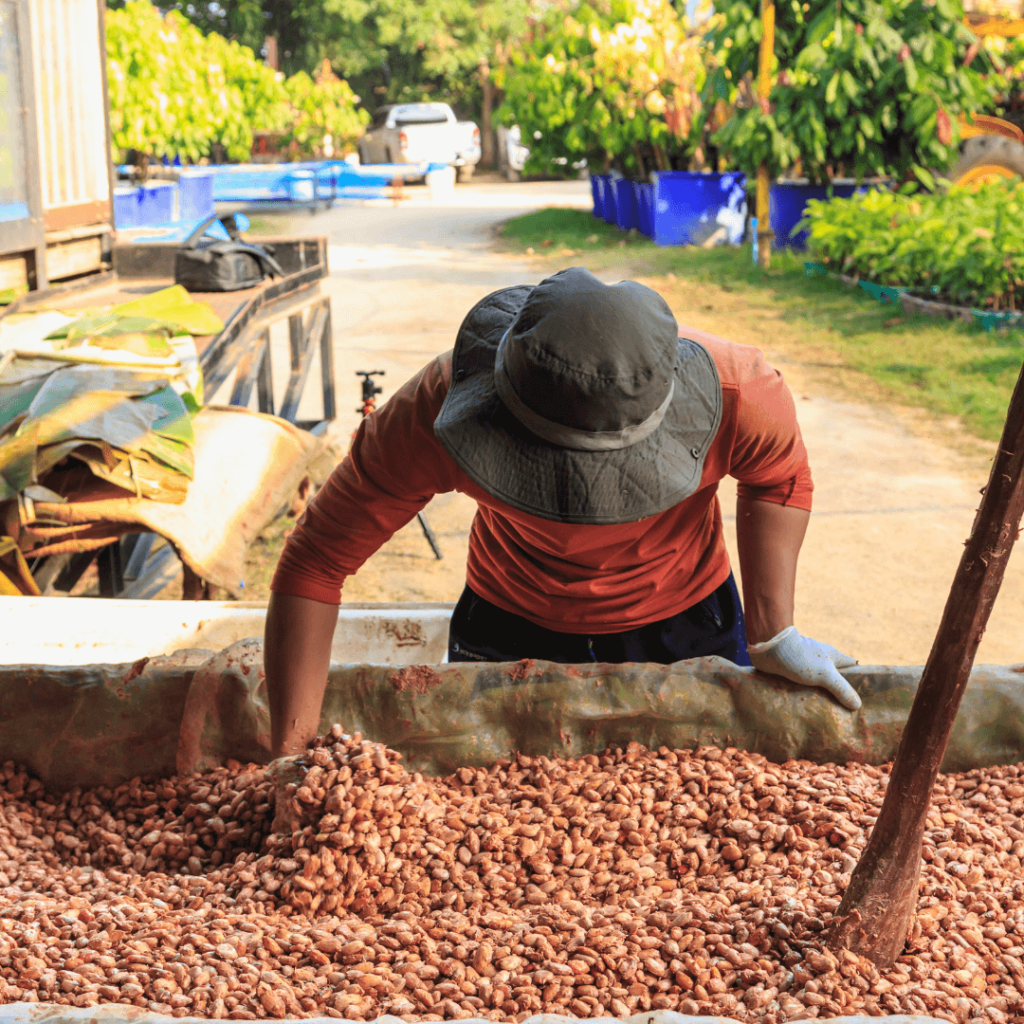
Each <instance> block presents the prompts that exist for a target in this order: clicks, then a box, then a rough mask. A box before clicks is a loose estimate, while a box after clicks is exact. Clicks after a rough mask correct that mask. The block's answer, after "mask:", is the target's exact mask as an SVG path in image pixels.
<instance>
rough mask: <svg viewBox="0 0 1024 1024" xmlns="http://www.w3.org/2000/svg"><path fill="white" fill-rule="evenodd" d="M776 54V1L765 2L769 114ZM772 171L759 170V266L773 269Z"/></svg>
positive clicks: (763, 92) (764, 100)
mask: <svg viewBox="0 0 1024 1024" xmlns="http://www.w3.org/2000/svg"><path fill="white" fill-rule="evenodd" d="M774 54H775V0H761V51H760V54H759V65H758V76H757V98H758V102H759V103H760V104H761V109H762V110H764V111H765V112H767V111H768V96H769V94H770V93H771V91H772V57H773V56H774ZM768 189H769V183H768V167H767V165H766V164H761V166H760V167H758V169H757V201H756V203H755V206H754V209H755V211H756V214H757V236H758V237H757V241H758V255H759V263H760V264H761V266H762V267H768V266H771V262H772V229H771V224H770V222H769V212H768Z"/></svg>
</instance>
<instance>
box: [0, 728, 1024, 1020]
mask: <svg viewBox="0 0 1024 1024" xmlns="http://www.w3.org/2000/svg"><path fill="white" fill-rule="evenodd" d="M887 781H888V775H887V769H886V768H884V767H883V768H873V767H869V766H864V765H843V766H837V765H824V766H821V765H815V764H811V763H808V762H804V761H790V762H787V763H786V764H783V765H776V764H772V763H771V762H769V761H767V760H766V759H765V758H764V757H761V756H759V755H752V754H747V753H744V752H742V751H737V750H734V749H731V748H730V749H727V750H724V751H722V750H718V749H714V748H700V749H698V750H696V751H671V750H668V749H666V748H664V747H663V748H661V749H659V750H656V751H652V750H647V749H645V748H643V747H641V746H639V745H638V744H630V745H629V747H628V748H627V749H626V750H612V751H608V752H606V753H604V754H600V755H587V756H585V757H581V758H577V759H571V758H545V757H533V758H531V757H525V756H520V757H519V758H517V759H516V760H514V761H511V762H509V761H501V762H498V763H497V764H495V765H494V766H493V767H491V768H490V769H481V768H461V769H459V770H458V771H457V772H455V774H453V775H451V776H448V777H446V778H443V779H434V778H424V777H422V776H421V775H419V774H416V773H410V772H408V771H406V769H405V768H404V767H403V766H402V764H401V758H400V755H398V754H396V753H394V752H393V751H391V750H388V749H387V748H385V747H383V746H381V745H379V744H375V743H371V742H368V741H366V740H363V739H362V738H361V737H360V736H359V735H358V734H357V735H356V736H353V737H346V736H344V735H343V733H342V730H341V729H340V728H339V727H337V726H336V727H335V728H334V729H333V730H332V732H331V733H330V734H328V735H327V736H325V737H323V738H322V739H320V740H317V741H316V743H315V744H314V746H313V747H312V748H311V749H310V750H308V751H307V752H306V754H305V756H303V757H302V758H299V759H294V760H291V761H289V762H276V763H275V764H274V765H273V766H271V767H270V768H269V769H266V768H263V767H261V766H258V765H239V764H237V763H233V762H232V763H229V764H228V766H227V767H226V768H221V769H217V770H216V771H212V772H208V773H206V774H203V775H196V776H191V777H188V778H177V779H167V780H144V779H134V780H132V781H131V782H130V783H128V784H126V785H124V786H121V787H118V788H117V789H113V790H107V789H103V788H100V789H96V790H90V791H81V790H73V791H72V792H70V793H67V794H65V795H63V796H62V797H59V798H58V797H55V796H51V795H49V794H47V793H46V791H45V790H44V788H43V786H42V785H41V784H40V783H39V782H38V781H36V780H32V779H29V778H28V776H27V774H26V773H25V772H24V771H21V770H19V769H18V768H17V766H15V765H13V764H10V763H9V764H6V765H4V766H3V769H2V770H0V854H2V855H3V856H2V857H0V1000H2V1001H3V1002H15V1001H41V1002H57V1003H65V1004H71V1005H75V1006H94V1005H96V1004H97V1003H112V1002H120V1003H124V1004H128V1005H132V1006H138V1007H144V1008H149V1009H151V1010H154V1011H157V1012H161V1013H167V1014H171V1015H174V1016H179V1017H180V1016H201V1017H212V1018H217V1019H223V1018H229V1019H236V1020H238V1019H241V1020H252V1019H257V1018H267V1017H283V1016H297V1017H310V1016H332V1017H342V1018H347V1019H350V1020H370V1019H372V1018H374V1017H377V1016H380V1015H382V1014H385V1013H389V1014H394V1015H397V1016H399V1017H402V1018H403V1019H405V1020H409V1021H413V1020H440V1019H464V1018H470V1017H475V1018H489V1019H491V1020H503V1021H512V1020H518V1021H522V1020H524V1019H525V1018H526V1017H528V1016H531V1015H533V1014H535V1013H540V1012H550V1013H559V1014H565V1015H571V1016H576V1017H581V1018H585V1017H596V1016H613V1017H626V1016H628V1015H631V1014H633V1013H636V1012H639V1011H641V1010H644V1011H646V1010H650V1009H672V1010H678V1011H681V1012H683V1013H687V1014H716V1015H722V1016H728V1017H733V1018H736V1019H737V1020H740V1021H748V1020H749V1021H754V1020H758V1021H764V1022H765V1024H778V1022H781V1021H787V1020H798V1019H806V1018H813V1017H833V1016H840V1015H849V1014H855V1013H860V1014H869V1015H875V1016H878V1015H884V1014H895V1013H911V1014H928V1015H931V1016H935V1017H941V1018H945V1019H947V1020H949V1021H951V1022H956V1024H1004V1022H1008V1024H1012V1022H1014V1021H1015V1020H1018V1019H1021V1016H1022V1014H1024V877H1022V873H1021V859H1022V857H1024V829H1022V828H1019V827H1018V826H1020V825H1024V818H1022V812H1024V775H1022V771H1021V766H1012V767H998V768H987V769H979V770H976V771H973V772H968V773H965V774H962V775H946V776H941V777H940V779H939V782H938V784H937V786H936V790H935V794H934V804H933V810H932V812H931V815H930V818H929V822H928V826H929V827H928V830H927V832H926V837H925V848H924V856H925V864H924V869H923V872H922V881H921V890H920V903H919V909H918V915H917V920H916V923H915V925H914V931H913V934H912V936H911V937H910V940H909V942H908V945H907V950H906V953H905V954H904V955H903V956H901V957H900V958H899V960H898V962H897V963H896V965H895V966H894V967H893V968H892V969H891V970H887V971H879V970H877V969H876V968H875V967H873V966H872V965H871V964H870V963H869V962H868V961H866V960H863V959H860V958H858V957H856V956H853V955H852V954H848V953H847V954H840V955H839V956H836V955H833V954H832V953H831V952H828V951H827V950H825V948H824V939H825V932H826V929H827V927H828V923H829V920H830V918H831V915H832V914H833V913H834V911H835V909H836V908H837V906H838V904H839V900H840V898H841V896H842V892H843V890H844V888H845V886H846V884H847V882H848V880H849V874H850V871H851V870H852V869H853V867H854V865H855V864H856V862H857V858H858V856H859V854H860V851H861V850H862V848H863V845H864V841H865V835H866V830H868V829H870V827H871V825H872V823H873V821H874V819H875V816H876V815H877V813H878V809H879V807H880V806H881V802H882V798H883V796H884V794H885V786H886V783H887Z"/></svg>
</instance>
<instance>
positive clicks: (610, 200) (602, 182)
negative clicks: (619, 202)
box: [597, 174, 615, 224]
mask: <svg viewBox="0 0 1024 1024" xmlns="http://www.w3.org/2000/svg"><path fill="white" fill-rule="evenodd" d="M597 179H598V184H597V187H598V189H599V190H600V193H601V214H600V215H601V218H602V219H603V220H605V221H607V222H608V223H609V224H614V223H615V178H614V176H613V175H611V174H599V175H597Z"/></svg>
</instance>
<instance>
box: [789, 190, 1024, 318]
mask: <svg viewBox="0 0 1024 1024" xmlns="http://www.w3.org/2000/svg"><path fill="white" fill-rule="evenodd" d="M803 223H804V226H806V227H807V228H808V230H809V233H810V237H809V239H808V246H809V248H810V250H811V252H812V253H813V254H814V255H815V256H816V257H817V258H818V259H820V260H821V261H822V262H823V263H824V264H825V265H826V266H828V267H829V268H830V269H832V270H835V271H838V272H842V273H846V274H851V275H855V276H858V277H863V278H865V279H867V280H871V281H876V282H878V283H879V284H887V285H893V286H904V287H907V288H910V289H912V290H915V291H919V292H923V293H925V294H929V293H930V292H931V291H932V290H935V291H937V293H938V294H939V295H941V296H942V297H944V298H946V299H948V300H949V301H952V302H955V303H958V304H960V305H967V306H976V307H979V308H988V309H993V310H1008V309H1017V310H1021V309H1024V249H1022V247H1021V245H1020V239H1021V237H1022V236H1024V185H1021V184H1020V183H1019V182H1013V181H1006V180H1004V181H997V182H992V183H987V184H982V185H980V186H978V187H977V189H975V190H971V189H953V190H949V191H946V192H936V193H932V194H913V195H912V194H903V193H898V192H886V191H877V190H872V191H869V192H867V193H865V194H862V195H854V196H851V197H850V198H849V199H829V200H811V201H810V202H809V203H808V204H807V216H806V218H805V220H804V222H803Z"/></svg>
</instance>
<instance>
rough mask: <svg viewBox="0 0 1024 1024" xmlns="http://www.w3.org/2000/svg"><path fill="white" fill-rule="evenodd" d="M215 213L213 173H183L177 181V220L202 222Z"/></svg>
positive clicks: (205, 171)
mask: <svg viewBox="0 0 1024 1024" xmlns="http://www.w3.org/2000/svg"><path fill="white" fill-rule="evenodd" d="M215 212H216V210H215V207H214V201H213V171H207V170H201V171H185V172H184V173H183V174H182V175H181V178H179V179H178V217H177V219H178V220H202V219H204V218H206V217H212V216H213V215H214V213H215Z"/></svg>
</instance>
